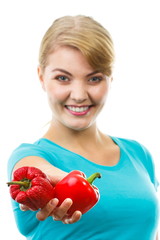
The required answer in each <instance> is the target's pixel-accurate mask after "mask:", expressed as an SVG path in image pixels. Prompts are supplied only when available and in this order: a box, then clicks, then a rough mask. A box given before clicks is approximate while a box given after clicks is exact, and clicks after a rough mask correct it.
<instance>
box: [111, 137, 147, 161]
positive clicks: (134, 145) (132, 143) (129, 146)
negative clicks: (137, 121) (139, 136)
mask: <svg viewBox="0 0 160 240" xmlns="http://www.w3.org/2000/svg"><path fill="white" fill-rule="evenodd" d="M112 139H113V141H115V142H116V143H117V144H118V145H119V146H120V147H121V148H124V149H125V150H126V151H131V152H132V153H135V154H136V155H137V154H138V155H143V156H144V157H145V158H151V154H150V152H149V150H148V149H147V148H146V147H145V146H144V145H143V144H142V143H140V142H138V141H136V140H134V139H126V138H119V137H112Z"/></svg>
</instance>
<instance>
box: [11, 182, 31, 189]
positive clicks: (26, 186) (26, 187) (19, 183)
mask: <svg viewBox="0 0 160 240" xmlns="http://www.w3.org/2000/svg"><path fill="white" fill-rule="evenodd" d="M7 184H8V186H10V185H20V186H21V187H24V188H25V189H28V188H29V187H30V182H29V181H12V182H7Z"/></svg>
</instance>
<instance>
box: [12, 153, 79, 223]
mask: <svg viewBox="0 0 160 240" xmlns="http://www.w3.org/2000/svg"><path fill="white" fill-rule="evenodd" d="M23 166H32V167H37V168H39V169H40V170H41V171H43V172H44V173H45V174H46V175H47V177H48V178H49V180H50V181H51V183H52V184H53V185H55V184H56V183H57V182H58V181H60V180H61V179H62V178H63V177H64V176H66V174H67V173H66V172H64V171H62V170H60V169H59V168H56V167H54V166H53V165H51V164H50V163H49V162H47V161H46V160H45V159H43V158H41V157H37V156H29V157H25V158H23V159H21V160H20V161H19V162H17V164H16V165H15V167H14V169H13V171H15V170H16V169H17V168H20V167H23ZM57 205H58V199H52V200H51V201H50V202H49V203H48V204H47V205H46V206H45V207H44V208H43V209H41V210H40V211H39V212H38V213H37V219H38V220H40V221H43V220H45V219H46V218H47V217H49V216H52V217H53V219H54V220H57V221H62V222H63V223H74V222H77V221H78V220H79V219H80V217H81V213H80V212H79V211H76V212H74V214H73V215H72V217H71V218H69V219H68V218H67V215H66V213H67V211H68V209H69V208H70V207H71V205H72V200H71V199H66V200H65V201H64V202H63V203H62V204H61V205H60V206H59V207H57ZM20 208H21V210H22V211H26V210H29V209H28V208H27V207H26V206H21V207H20Z"/></svg>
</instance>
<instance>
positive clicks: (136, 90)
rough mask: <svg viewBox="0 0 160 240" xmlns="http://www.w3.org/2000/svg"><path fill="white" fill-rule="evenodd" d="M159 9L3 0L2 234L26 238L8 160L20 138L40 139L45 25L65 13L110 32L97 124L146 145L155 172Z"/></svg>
mask: <svg viewBox="0 0 160 240" xmlns="http://www.w3.org/2000/svg"><path fill="white" fill-rule="evenodd" d="M159 13H160V7H159V0H157V1H156V0H148V1H147V0H132V1H131V0H121V1H119V0H104V1H103V0H99V1H93V0H88V1H87V0H84V1H82V0H81V1H75V0H67V1H65V0H64V1H62V0H57V1H54V0H52V1H51V0H44V1H40V0H27V1H24V0H14V1H12V0H10V1H9V0H5V1H1V2H0V105H1V106H0V113H1V116H0V121H1V122H0V128H1V129H0V160H1V167H0V176H1V182H0V193H1V194H0V198H1V204H0V226H1V236H2V235H3V236H5V239H12V240H23V239H24V237H23V236H21V235H20V234H19V232H18V230H17V228H16V225H15V222H14V218H13V214H12V210H11V205H10V197H9V194H8V188H7V186H6V181H7V160H8V158H9V155H10V154H11V152H12V150H13V149H14V148H16V147H17V146H18V145H19V144H20V143H22V142H33V141H35V140H37V138H39V137H41V135H42V134H43V132H44V131H45V130H46V127H45V124H46V123H47V122H48V121H50V118H51V114H50V110H49V107H48V104H47V100H46V96H45V93H44V92H43V91H42V89H41V87H40V84H39V82H38V78H37V71H36V68H37V64H38V60H37V59H38V50H39V45H40V41H41V38H42V36H43V34H44V33H45V31H46V30H47V28H48V27H49V26H50V24H51V23H52V22H53V20H55V19H56V18H58V17H61V16H63V15H77V14H84V15H89V16H92V17H94V18H95V19H96V20H98V21H99V22H100V23H102V25H104V26H105V27H106V28H107V29H108V30H109V31H110V33H111V35H112V37H113V40H114V43H115V49H116V55H117V57H116V58H117V60H116V64H115V71H114V81H113V84H112V89H111V92H110V96H109V99H108V102H107V104H106V107H105V108H104V110H103V112H102V114H101V115H100V117H99V120H98V123H99V127H100V129H101V130H103V131H104V132H106V133H108V134H110V135H114V136H118V137H126V138H132V139H136V140H138V141H139V142H141V143H143V144H144V145H145V146H146V147H147V148H148V149H149V150H150V152H151V153H152V155H153V157H154V159H155V165H156V171H157V177H158V178H160V174H159V173H160V162H159V160H160V159H159V156H160V144H159V142H160V141H159V135H160V127H159V123H160V114H159V109H160V107H159V105H160V94H159V92H160V87H159V86H160V85H159V82H160V14H159Z"/></svg>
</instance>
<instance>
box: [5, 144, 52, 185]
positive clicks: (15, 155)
mask: <svg viewBox="0 0 160 240" xmlns="http://www.w3.org/2000/svg"><path fill="white" fill-rule="evenodd" d="M28 156H37V157H42V158H44V159H46V160H47V161H49V162H50V161H51V160H50V156H49V154H48V153H47V152H46V151H44V150H42V148H41V147H40V146H38V145H35V144H27V143H23V144H21V145H20V146H19V147H18V148H16V149H15V150H14V151H13V152H12V154H11V156H10V158H9V160H8V166H7V172H8V179H9V180H10V178H11V174H12V170H13V168H14V166H15V164H16V163H17V162H18V161H20V160H21V159H22V158H24V157H28Z"/></svg>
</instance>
